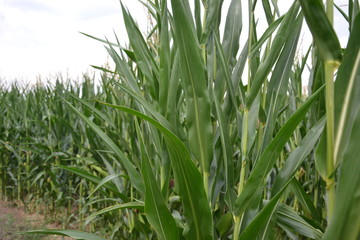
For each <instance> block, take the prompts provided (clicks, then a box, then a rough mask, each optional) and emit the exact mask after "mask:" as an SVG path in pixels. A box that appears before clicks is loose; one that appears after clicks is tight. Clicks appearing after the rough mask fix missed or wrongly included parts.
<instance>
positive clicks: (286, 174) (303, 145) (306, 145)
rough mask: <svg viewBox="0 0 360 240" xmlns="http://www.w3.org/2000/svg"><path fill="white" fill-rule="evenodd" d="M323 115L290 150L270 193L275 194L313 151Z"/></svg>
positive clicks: (323, 123) (321, 129)
mask: <svg viewBox="0 0 360 240" xmlns="http://www.w3.org/2000/svg"><path fill="white" fill-rule="evenodd" d="M325 121H326V119H325V117H323V118H322V119H320V120H319V121H318V122H317V123H316V124H315V125H314V126H313V127H312V128H311V129H310V130H309V131H308V132H307V134H306V136H305V137H304V138H303V139H302V141H301V142H300V144H299V146H297V147H296V149H295V150H294V151H292V152H291V153H290V155H289V157H288V158H287V159H286V161H285V164H284V166H283V167H282V168H281V169H280V171H279V173H278V175H277V176H276V179H275V182H274V185H273V188H272V194H276V193H277V192H278V191H279V190H280V189H281V187H282V186H283V185H284V184H285V183H286V182H287V181H288V180H289V179H290V178H291V177H292V176H294V174H295V172H296V170H297V169H298V168H299V167H300V166H301V164H302V163H303V161H304V160H305V158H306V156H307V155H309V154H310V152H311V151H313V149H314V146H315V145H316V143H317V142H318V139H319V137H320V135H321V133H322V132H323V129H324V125H325Z"/></svg>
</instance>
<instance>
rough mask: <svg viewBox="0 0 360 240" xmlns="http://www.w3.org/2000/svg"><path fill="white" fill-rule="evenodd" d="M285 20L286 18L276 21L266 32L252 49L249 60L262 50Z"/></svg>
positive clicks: (282, 17)
mask: <svg viewBox="0 0 360 240" xmlns="http://www.w3.org/2000/svg"><path fill="white" fill-rule="evenodd" d="M282 20H284V16H281V17H279V18H278V19H276V21H274V22H273V23H272V24H271V25H269V27H268V28H267V29H266V30H265V32H264V33H263V35H262V36H261V37H260V39H259V40H258V41H257V42H256V43H255V44H254V45H252V47H251V51H250V53H249V58H253V57H254V55H255V54H256V53H257V52H258V51H259V50H260V48H261V46H262V45H263V44H264V42H265V41H266V40H267V39H268V38H269V37H270V36H271V35H272V34H273V32H274V31H275V30H276V29H277V27H278V26H279V24H280V23H281V21H282Z"/></svg>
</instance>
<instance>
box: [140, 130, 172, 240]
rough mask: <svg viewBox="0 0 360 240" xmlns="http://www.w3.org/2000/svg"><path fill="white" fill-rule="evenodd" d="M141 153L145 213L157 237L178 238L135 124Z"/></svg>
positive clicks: (141, 136) (142, 138) (164, 238)
mask: <svg viewBox="0 0 360 240" xmlns="http://www.w3.org/2000/svg"><path fill="white" fill-rule="evenodd" d="M136 130H137V133H138V137H139V141H140V148H141V153H142V162H141V163H142V164H141V173H142V176H143V179H144V183H145V215H146V218H147V220H148V221H149V222H150V224H151V226H152V227H153V228H154V229H155V231H156V233H157V237H158V238H159V239H163V240H166V239H174V240H176V239H179V233H178V229H177V226H176V222H175V219H174V218H173V216H172V215H171V213H170V211H169V209H168V208H167V206H166V204H165V201H164V199H163V197H162V195H161V191H160V189H159V186H158V184H157V182H156V179H155V176H154V174H153V172H152V169H151V165H150V163H149V161H150V159H149V157H148V154H147V152H146V149H145V143H144V137H143V135H142V134H141V131H140V129H139V126H138V124H136Z"/></svg>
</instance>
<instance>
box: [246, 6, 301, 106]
mask: <svg viewBox="0 0 360 240" xmlns="http://www.w3.org/2000/svg"><path fill="white" fill-rule="evenodd" d="M298 10H299V5H298V3H297V1H295V2H294V4H293V6H292V7H291V9H290V10H289V11H288V12H287V13H286V14H285V16H284V20H283V21H282V23H281V26H280V28H279V30H278V31H277V34H276V36H275V38H274V40H273V43H272V45H271V48H270V51H269V54H268V55H267V56H266V58H265V59H264V61H262V62H261V63H260V65H259V68H258V69H257V71H256V73H255V76H254V80H252V83H251V88H250V91H249V92H248V95H247V97H246V105H247V107H248V108H249V107H250V106H251V104H252V103H253V101H254V99H255V97H256V95H257V93H258V92H259V91H260V89H261V85H262V84H263V83H264V81H265V80H266V77H267V75H268V74H269V73H270V71H271V69H272V68H273V66H274V64H275V62H276V60H277V59H278V56H279V54H280V52H281V49H282V47H283V45H284V43H285V41H286V40H287V38H288V36H289V35H290V34H291V33H292V32H293V31H292V30H293V26H294V22H295V19H296V16H297V13H298Z"/></svg>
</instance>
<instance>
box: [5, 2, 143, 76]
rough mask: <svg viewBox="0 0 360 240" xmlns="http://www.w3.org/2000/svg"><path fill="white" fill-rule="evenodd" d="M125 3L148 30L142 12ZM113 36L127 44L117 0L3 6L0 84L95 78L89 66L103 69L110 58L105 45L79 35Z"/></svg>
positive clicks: (21, 3) (20, 3) (8, 4)
mask: <svg viewBox="0 0 360 240" xmlns="http://www.w3.org/2000/svg"><path fill="white" fill-rule="evenodd" d="M123 2H124V4H125V5H126V6H127V7H128V8H129V10H130V12H132V13H138V14H137V20H138V23H139V25H140V27H141V28H142V29H144V30H146V27H147V21H146V14H145V10H144V7H143V6H142V5H141V4H140V3H139V2H138V1H134V0H128V1H123ZM114 31H115V32H116V34H117V35H118V37H119V39H120V41H121V42H123V43H125V42H126V33H125V29H124V27H123V21H122V15H121V7H120V3H119V0H61V1H60V0H57V1H55V0H0V78H2V81H13V80H14V79H17V80H20V81H30V82H33V81H34V79H36V78H38V77H39V76H41V77H42V78H47V77H51V76H54V75H56V74H58V73H61V74H62V75H65V76H66V75H68V76H69V77H71V78H76V77H78V76H81V75H82V73H84V72H87V71H89V70H90V71H89V72H92V68H91V67H90V65H97V66H102V65H104V64H105V63H106V62H107V61H108V58H107V53H106V50H105V49H104V47H103V45H104V44H103V43H100V42H98V41H96V40H93V39H91V38H89V37H86V36H84V35H82V34H80V33H79V32H84V33H87V34H90V35H93V36H96V37H99V38H105V36H106V37H108V38H109V39H114ZM43 80H44V79H43Z"/></svg>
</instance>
